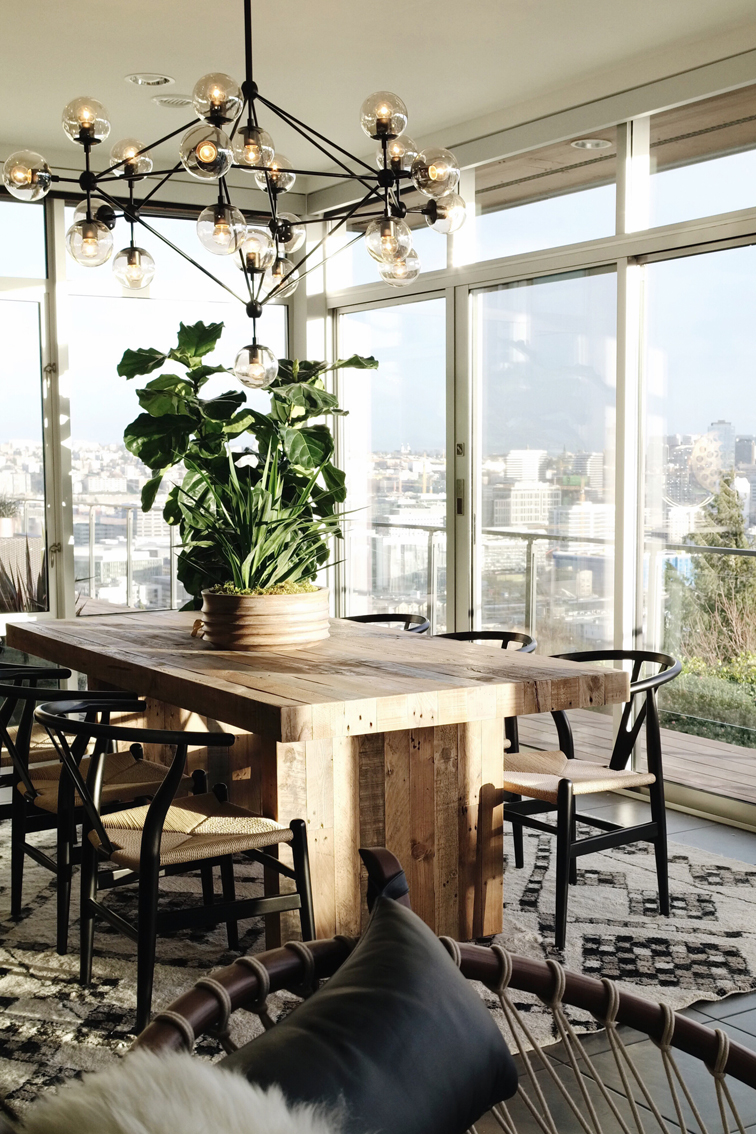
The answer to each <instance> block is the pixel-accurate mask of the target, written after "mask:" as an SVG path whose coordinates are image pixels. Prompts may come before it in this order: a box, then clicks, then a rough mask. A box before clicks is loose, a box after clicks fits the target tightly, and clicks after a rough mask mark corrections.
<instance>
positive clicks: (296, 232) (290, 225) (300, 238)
mask: <svg viewBox="0 0 756 1134" xmlns="http://www.w3.org/2000/svg"><path fill="white" fill-rule="evenodd" d="M276 219H277V220H278V226H277V228H276V236H277V237H278V244H279V247H281V248H283V249H284V251H285V252H286V253H287V254H290V253H292V252H296V251H297V249H298V248H301V247H302V245H303V244H304V242H305V237H306V236H307V230H306V229H305V226H304V225H303V224H302V223H301V222H300V220H299V217H296V216H294V213H278V215H277V218H276Z"/></svg>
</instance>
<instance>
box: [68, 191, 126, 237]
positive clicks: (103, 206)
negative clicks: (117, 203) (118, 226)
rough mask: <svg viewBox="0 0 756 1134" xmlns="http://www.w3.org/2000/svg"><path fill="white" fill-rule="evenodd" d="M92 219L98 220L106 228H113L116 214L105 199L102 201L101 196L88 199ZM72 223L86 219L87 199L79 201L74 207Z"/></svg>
mask: <svg viewBox="0 0 756 1134" xmlns="http://www.w3.org/2000/svg"><path fill="white" fill-rule="evenodd" d="M89 204H90V209H91V213H92V219H93V220H97V221H100V223H101V224H104V225H105V227H106V228H110V229H113V228H115V223H116V215H115V212H114V210H113V206H112V205H109V204H108V202H107V201H103V199H102V197H90V199H89ZM73 219H74V223H75V222H76V221H80V220H86V219H87V200H86V197H85V198H84V200H82V201H79V203H78V205H77V206H76V208H75V209H74V215H73Z"/></svg>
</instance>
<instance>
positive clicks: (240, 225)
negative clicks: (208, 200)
mask: <svg viewBox="0 0 756 1134" xmlns="http://www.w3.org/2000/svg"><path fill="white" fill-rule="evenodd" d="M246 235H247V222H246V221H245V219H244V213H242V211H241V210H240V209H237V208H234V206H233V205H210V206H209V207H208V208H206V209H203V210H202V212H201V213H200V215H199V217H198V218H197V236H198V237H199V238H200V243H201V244H202V246H203V248H207V250H208V252H212V253H213V255H214V256H232V255H233V254H234V252H238V251H239V249H240V248H241V246H242V244H243V243H244V240H245V238H246Z"/></svg>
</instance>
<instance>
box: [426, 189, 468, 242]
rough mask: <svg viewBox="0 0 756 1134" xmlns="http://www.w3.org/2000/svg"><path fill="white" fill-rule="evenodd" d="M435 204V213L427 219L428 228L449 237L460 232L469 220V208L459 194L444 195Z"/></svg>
mask: <svg viewBox="0 0 756 1134" xmlns="http://www.w3.org/2000/svg"><path fill="white" fill-rule="evenodd" d="M435 204H436V208H435V211H434V212H433V213H431V214H430V215H428V216H426V218H425V223H426V224H427V225H428V227H429V228H432V229H433V231H434V232H441V233H443V234H445V235H447V236H448V235H449V233H452V232H458V231H459V229H460V228H461V227H462V225H463V224H464V223H465V221H466V219H467V206H466V205H465V202H464V200H463V199H462V197H460V195H459V193H444V195H443V197H437V198H436V199H435ZM429 207H430V206H429Z"/></svg>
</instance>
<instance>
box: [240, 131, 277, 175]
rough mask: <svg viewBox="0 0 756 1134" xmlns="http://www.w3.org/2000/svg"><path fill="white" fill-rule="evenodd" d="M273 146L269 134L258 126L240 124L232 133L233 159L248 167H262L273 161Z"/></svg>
mask: <svg viewBox="0 0 756 1134" xmlns="http://www.w3.org/2000/svg"><path fill="white" fill-rule="evenodd" d="M275 152H276V151H275V147H274V145H273V139H272V138H271V136H270V134H267V133H266V132H265V130H262V129H261V128H260V127H259V126H242V127H241V128H240V129H239V130H237V131H236V134H235V135H234V161H235V162H236V164H237V165H246V166H249V168H250V169H262V168H263V167H265V166H269V165H271V164H272V162H273V158H274V156H275Z"/></svg>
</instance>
